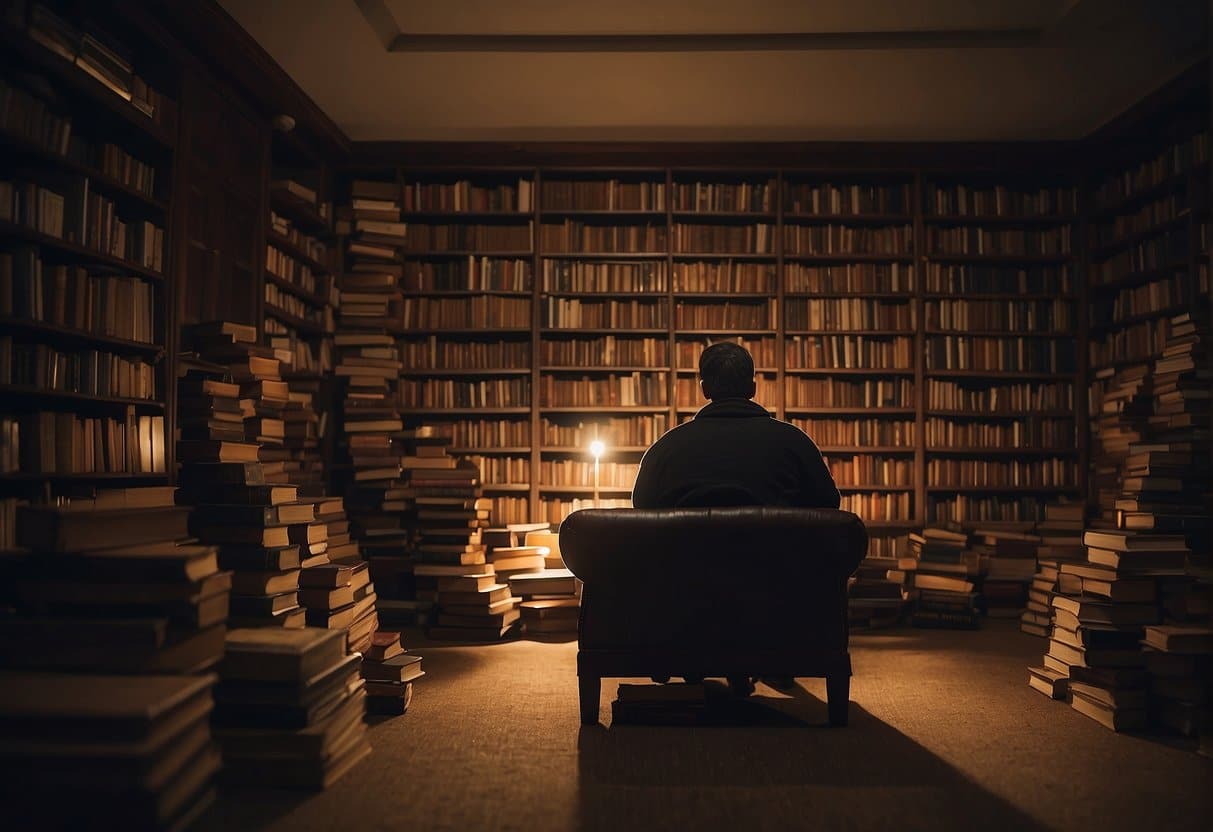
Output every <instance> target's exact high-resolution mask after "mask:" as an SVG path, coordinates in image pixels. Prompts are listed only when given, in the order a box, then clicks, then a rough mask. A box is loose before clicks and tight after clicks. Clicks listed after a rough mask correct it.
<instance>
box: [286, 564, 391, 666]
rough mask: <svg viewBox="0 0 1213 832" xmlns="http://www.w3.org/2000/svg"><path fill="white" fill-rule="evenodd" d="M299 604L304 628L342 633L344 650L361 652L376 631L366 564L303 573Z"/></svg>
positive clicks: (329, 566) (325, 566) (319, 567)
mask: <svg viewBox="0 0 1213 832" xmlns="http://www.w3.org/2000/svg"><path fill="white" fill-rule="evenodd" d="M299 584H300V589H299V603H300V604H301V605H302V606H303V607H304V608H305V609H306V610H307V619H306V620H307V626H309V627H319V628H322V629H326V630H340V631H342V632H343V633H345V636H346V646H347V647H348V648H349V649H350V650H351V651H354V652H358V653H361V652H364V651H365V650H366V649H367V648H368V647H370V645H371V639H372V637H373V636H374V634H375V631H376V630H377V629H378V628H379V618H378V616H377V615H376V612H375V600H376V598H375V585H374V584H372V583H371V573H370V569H369V568H368V567H367V564H366V563H356V564H351V563H324V564H320V565H317V566H313V567H309V568H307V569H304V570H303V571H302V572H301V573H300V577H299Z"/></svg>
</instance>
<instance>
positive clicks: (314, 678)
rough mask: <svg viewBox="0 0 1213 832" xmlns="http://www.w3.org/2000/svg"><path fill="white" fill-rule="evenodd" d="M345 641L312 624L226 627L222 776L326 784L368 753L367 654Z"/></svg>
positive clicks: (219, 707)
mask: <svg viewBox="0 0 1213 832" xmlns="http://www.w3.org/2000/svg"><path fill="white" fill-rule="evenodd" d="M345 642H346V639H345V634H344V633H342V632H339V631H336V630H321V629H316V628H313V627H303V628H300V629H297V630H272V629H265V628H260V629H242V630H232V631H231V632H230V633H229V634H228V643H227V653H226V655H225V656H224V658H223V663H222V664H221V666H220V682H219V684H218V685H216V687H215V712H214V718H213V726H214V732H215V738H216V739H217V740H218V741H219V745H220V747H221V749H222V751H223V777H224V779H225V780H227V781H229V782H232V783H240V784H245V785H260V786H278V787H288V788H310V789H322V788H325V787H327V786H329V785H330V784H331V783H333V782H335V781H336V780H337V779H338V778H340V777H341V776H342V775H343V774H345V773H346V772H347V771H349V770H350V769H351V768H352V767H353V766H354V765H355V764H356V763H358V761H359V760H361V759H363V758H364V757H365V756H366V755H367V754H369V753H370V750H371V749H370V745H369V743H368V742H367V739H366V723H365V721H364V717H365V713H366V691H365V689H364V688H365V683H364V682H363V680H362V677H361V676H360V674H359V668H360V665H361V664H362V657H361V656H360V655H358V654H357V653H348V652H347V651H346V648H345Z"/></svg>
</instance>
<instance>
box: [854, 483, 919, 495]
mask: <svg viewBox="0 0 1213 832" xmlns="http://www.w3.org/2000/svg"><path fill="white" fill-rule="evenodd" d="M837 488H838V490H839V491H842V492H846V493H849V492H853V491H878V492H886V493H891V492H897V491H913V490H914V486H913V485H910V484H909V483H902V484H899V485H839V486H837Z"/></svg>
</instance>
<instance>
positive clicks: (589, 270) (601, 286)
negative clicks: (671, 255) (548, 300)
mask: <svg viewBox="0 0 1213 832" xmlns="http://www.w3.org/2000/svg"><path fill="white" fill-rule="evenodd" d="M668 289H669V280H668V277H667V269H666V264H665V263H664V262H662V261H659V260H640V261H635V262H631V263H628V262H622V261H611V262H604V263H594V262H587V261H585V260H552V259H545V260H544V261H543V291H545V292H666V291H668Z"/></svg>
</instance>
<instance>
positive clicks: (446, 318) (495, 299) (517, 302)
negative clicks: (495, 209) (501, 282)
mask: <svg viewBox="0 0 1213 832" xmlns="http://www.w3.org/2000/svg"><path fill="white" fill-rule="evenodd" d="M402 310H403V311H402V321H403V324H404V326H405V328H406V329H409V328H417V329H438V328H462V329H478V328H488V329H492V328H507V329H508V328H529V327H530V325H531V301H530V299H528V298H510V297H499V296H483V295H478V296H474V297H470V298H426V297H406V298H405V299H404V301H403V306H402Z"/></svg>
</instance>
